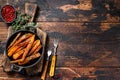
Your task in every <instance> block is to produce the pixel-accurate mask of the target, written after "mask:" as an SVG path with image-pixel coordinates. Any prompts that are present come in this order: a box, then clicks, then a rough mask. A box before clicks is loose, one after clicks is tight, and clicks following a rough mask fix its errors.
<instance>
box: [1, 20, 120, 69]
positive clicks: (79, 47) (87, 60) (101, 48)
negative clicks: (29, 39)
mask: <svg viewBox="0 0 120 80" xmlns="http://www.w3.org/2000/svg"><path fill="white" fill-rule="evenodd" d="M1 24H3V23H1ZM103 24H104V25H107V26H108V25H109V28H108V27H107V28H106V27H105V26H104V25H103ZM39 26H40V28H41V29H42V30H44V31H45V32H47V34H48V46H49V47H52V46H53V43H52V40H53V39H54V38H56V37H57V38H58V39H59V40H60V43H59V48H58V52H57V55H58V56H57V66H74V67H75V66H76V67H81V66H96V67H100V66H101V67H119V66H120V65H119V63H120V62H119V52H120V47H119V46H120V27H119V26H120V24H114V23H102V25H101V24H99V23H87V24H86V23H74V22H73V23H72V22H39ZM101 27H102V29H101ZM6 29H7V28H6ZM5 31H6V32H5ZM5 31H3V32H4V35H5V34H6V33H7V30H5ZM6 35H7V34H6ZM5 39H6V38H1V40H3V42H4V41H5Z"/></svg>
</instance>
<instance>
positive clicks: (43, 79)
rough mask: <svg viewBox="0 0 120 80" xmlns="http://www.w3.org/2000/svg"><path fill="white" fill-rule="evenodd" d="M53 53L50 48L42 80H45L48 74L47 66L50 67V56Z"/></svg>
mask: <svg viewBox="0 0 120 80" xmlns="http://www.w3.org/2000/svg"><path fill="white" fill-rule="evenodd" d="M51 53H52V51H51V50H48V52H47V61H46V63H45V67H44V70H43V73H42V75H41V80H45V76H46V72H47V67H48V62H49V57H50V55H51Z"/></svg>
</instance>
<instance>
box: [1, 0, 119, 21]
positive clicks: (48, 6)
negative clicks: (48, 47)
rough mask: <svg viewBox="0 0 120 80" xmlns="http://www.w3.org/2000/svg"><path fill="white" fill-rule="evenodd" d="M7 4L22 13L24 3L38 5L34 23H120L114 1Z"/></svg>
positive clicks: (13, 1) (16, 0)
mask: <svg viewBox="0 0 120 80" xmlns="http://www.w3.org/2000/svg"><path fill="white" fill-rule="evenodd" d="M8 2H9V4H11V5H14V6H15V8H16V10H19V11H21V12H22V13H23V12H24V6H25V2H30V3H36V4H37V5H38V10H37V15H36V21H70V22H119V21H120V10H119V9H118V8H117V7H118V6H116V1H114V0H50V1H49V0H33V1H31V0H10V1H8ZM1 4H2V5H5V4H6V3H5V0H2V1H1ZM0 20H1V19H0Z"/></svg>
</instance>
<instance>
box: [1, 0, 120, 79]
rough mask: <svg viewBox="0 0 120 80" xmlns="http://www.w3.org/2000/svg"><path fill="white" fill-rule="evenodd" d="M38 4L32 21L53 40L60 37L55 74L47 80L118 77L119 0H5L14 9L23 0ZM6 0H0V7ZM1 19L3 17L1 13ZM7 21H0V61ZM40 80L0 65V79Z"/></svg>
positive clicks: (22, 6)
mask: <svg viewBox="0 0 120 80" xmlns="http://www.w3.org/2000/svg"><path fill="white" fill-rule="evenodd" d="M26 2H29V3H36V4H37V5H38V10H37V15H36V17H35V21H37V22H38V23H39V27H40V28H41V29H42V30H44V31H46V32H47V34H48V41H47V48H48V47H52V46H53V44H52V40H53V39H54V38H55V37H57V38H59V40H60V43H59V48H58V50H57V64H56V66H57V67H56V71H55V76H54V77H53V78H50V77H49V76H48V75H47V79H46V80H119V79H120V76H119V74H120V55H119V52H120V7H119V0H8V3H9V4H11V5H14V7H15V8H16V10H17V11H21V12H25V11H24V6H25V3H26ZM6 3H7V0H1V1H0V8H1V7H2V6H3V5H5V4H6ZM0 21H2V19H1V16H0ZM6 26H7V25H5V23H3V22H0V43H1V44H0V63H1V59H2V55H3V54H2V53H3V51H4V46H5V42H6V40H7V39H6V38H7V27H6ZM13 79H15V80H28V79H29V80H39V79H40V75H37V76H34V77H28V76H27V75H22V74H17V73H13V72H12V73H10V74H7V73H5V72H4V71H3V69H2V67H0V80H13Z"/></svg>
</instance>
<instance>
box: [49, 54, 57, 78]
mask: <svg viewBox="0 0 120 80" xmlns="http://www.w3.org/2000/svg"><path fill="white" fill-rule="evenodd" d="M55 63H56V55H53V56H52V61H51V66H50V73H49V75H50V76H51V77H52V76H54V72H55Z"/></svg>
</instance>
